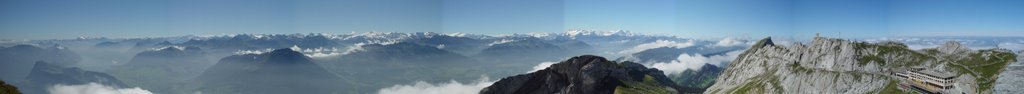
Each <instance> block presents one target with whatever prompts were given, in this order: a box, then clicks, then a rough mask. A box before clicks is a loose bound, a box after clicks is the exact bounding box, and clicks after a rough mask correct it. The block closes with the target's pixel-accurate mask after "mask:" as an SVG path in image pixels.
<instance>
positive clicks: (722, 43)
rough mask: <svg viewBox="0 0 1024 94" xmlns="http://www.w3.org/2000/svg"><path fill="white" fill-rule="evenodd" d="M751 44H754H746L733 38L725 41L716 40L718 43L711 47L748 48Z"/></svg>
mask: <svg viewBox="0 0 1024 94" xmlns="http://www.w3.org/2000/svg"><path fill="white" fill-rule="evenodd" d="M753 43H754V42H747V41H743V40H737V39H733V38H725V39H722V40H718V43H715V45H713V46H715V47H729V46H749V45H754V44H753Z"/></svg>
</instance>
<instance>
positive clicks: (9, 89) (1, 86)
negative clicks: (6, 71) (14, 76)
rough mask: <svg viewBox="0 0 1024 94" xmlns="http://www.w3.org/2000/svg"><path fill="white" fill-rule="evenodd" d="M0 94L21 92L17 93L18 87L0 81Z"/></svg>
mask: <svg viewBox="0 0 1024 94" xmlns="http://www.w3.org/2000/svg"><path fill="white" fill-rule="evenodd" d="M0 93H2V94H21V91H18V87H15V86H14V85H11V84H7V82H4V81H3V80H0Z"/></svg>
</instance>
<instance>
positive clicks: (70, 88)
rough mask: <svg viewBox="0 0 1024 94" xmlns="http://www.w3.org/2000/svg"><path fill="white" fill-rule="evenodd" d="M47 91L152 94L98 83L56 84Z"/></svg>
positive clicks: (54, 92) (68, 93)
mask: <svg viewBox="0 0 1024 94" xmlns="http://www.w3.org/2000/svg"><path fill="white" fill-rule="evenodd" d="M47 91H48V92H50V94H153V92H149V91H148V90H144V89H142V88H139V87H135V88H115V87H111V86H106V85H102V84H98V83H88V84H82V85H63V84H57V85H54V86H53V87H50V88H49V89H48V90H47Z"/></svg>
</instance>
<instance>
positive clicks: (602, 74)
mask: <svg viewBox="0 0 1024 94" xmlns="http://www.w3.org/2000/svg"><path fill="white" fill-rule="evenodd" d="M687 91H689V90H687V89H684V88H681V87H679V86H677V85H675V84H674V83H673V82H672V81H671V80H669V79H668V78H667V77H666V76H665V75H664V74H663V73H662V71H660V70H657V69H653V68H646V67H644V66H643V65H640V64H637V63H633V62H621V63H617V62H614V61H608V60H606V59H605V58H603V57H598V56H591V55H584V56H577V57H573V58H571V59H569V60H566V61H562V62H560V63H557V64H554V65H551V66H550V67H548V68H546V69H543V70H539V71H536V72H532V73H529V74H521V75H516V76H512V77H507V78H503V79H501V80H499V81H498V82H495V83H494V84H493V85H491V86H489V87H487V88H484V89H483V90H481V92H480V93H482V94H524V93H529V94H554V93H561V94H612V93H641V94H643V93H655V94H665V93H679V92H687Z"/></svg>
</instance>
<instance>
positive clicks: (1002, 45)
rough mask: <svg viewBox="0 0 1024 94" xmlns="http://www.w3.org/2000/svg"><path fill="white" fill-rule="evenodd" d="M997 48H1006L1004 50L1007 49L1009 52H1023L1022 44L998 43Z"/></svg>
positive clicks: (1023, 45)
mask: <svg viewBox="0 0 1024 94" xmlns="http://www.w3.org/2000/svg"><path fill="white" fill-rule="evenodd" d="M999 48H1006V49H1009V50H1016V51H1020V50H1024V43H1011V42H1004V43H999Z"/></svg>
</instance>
